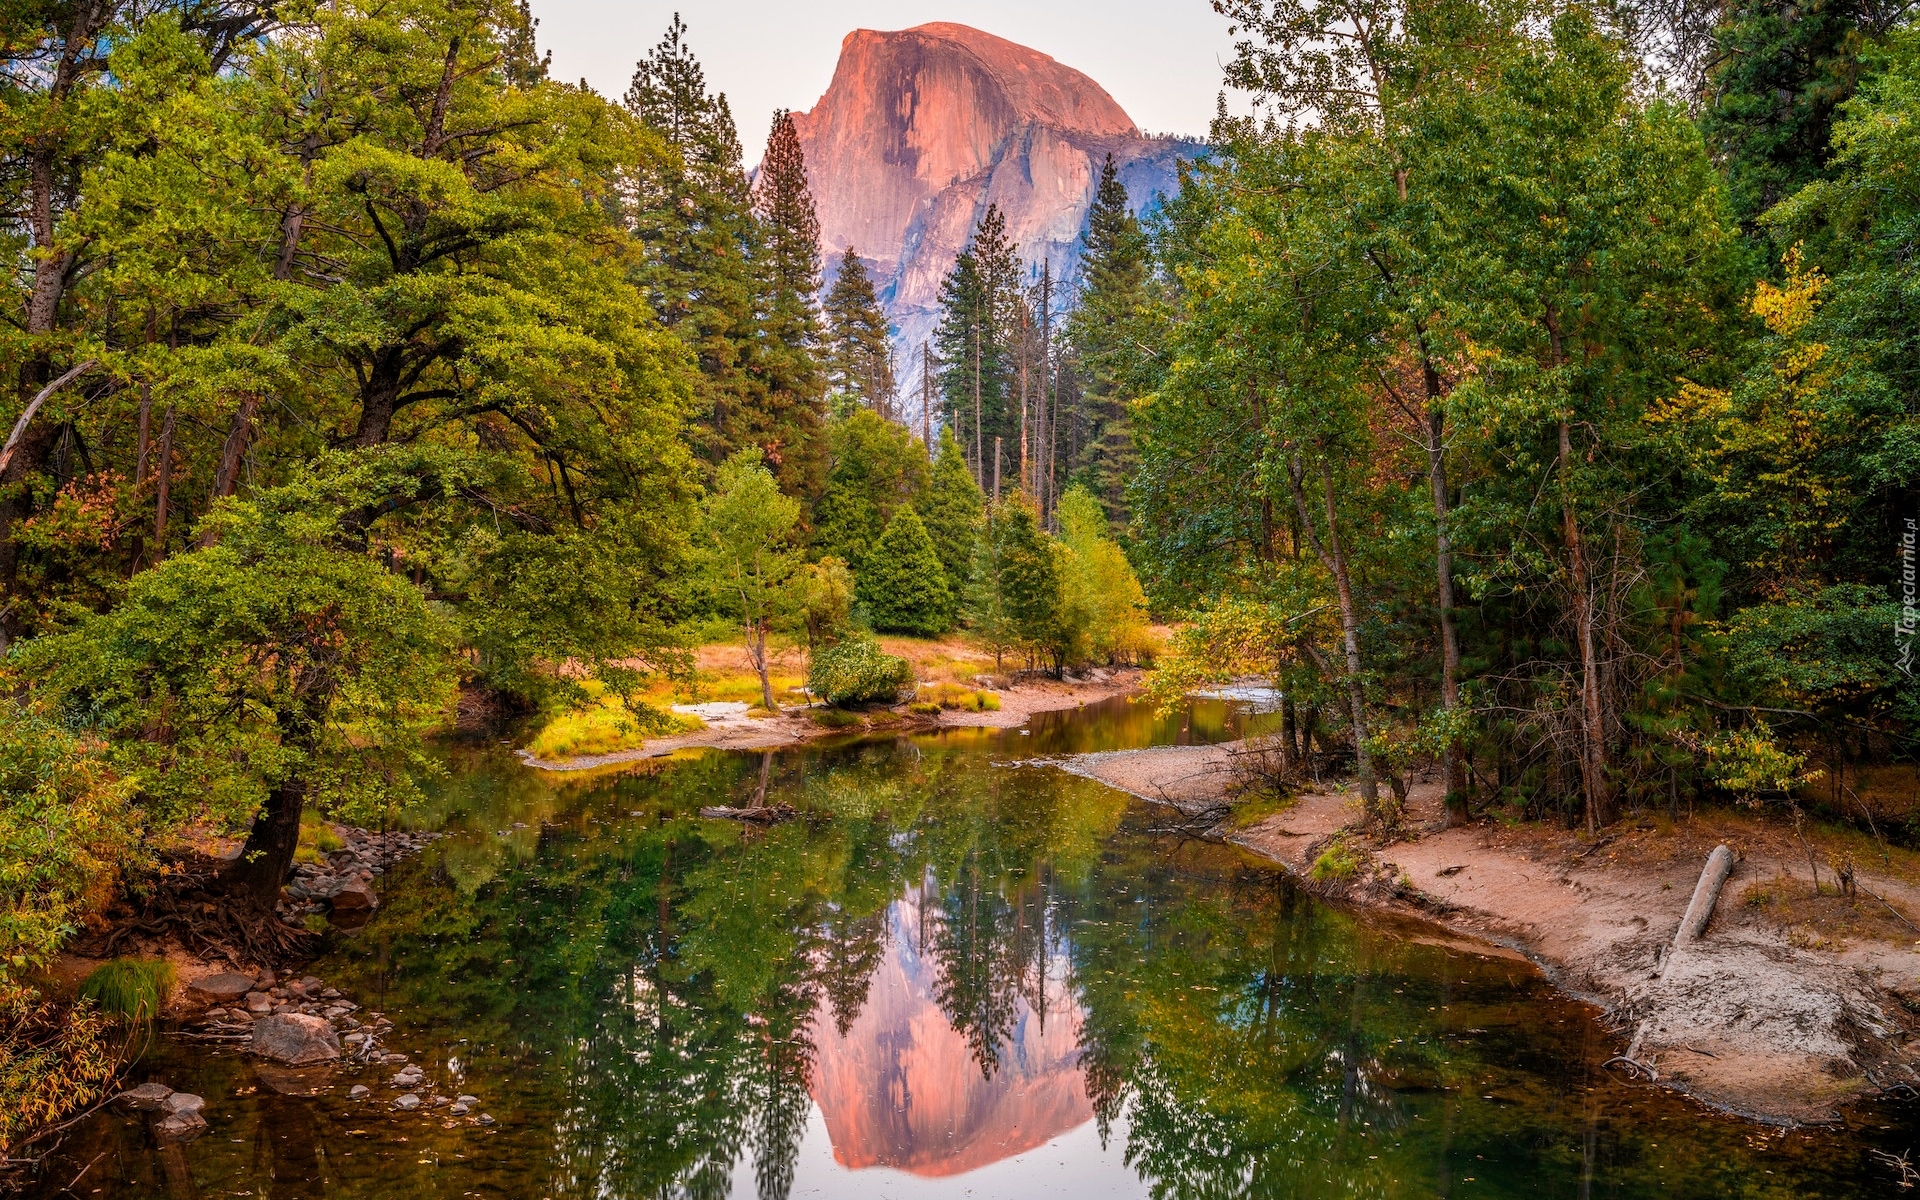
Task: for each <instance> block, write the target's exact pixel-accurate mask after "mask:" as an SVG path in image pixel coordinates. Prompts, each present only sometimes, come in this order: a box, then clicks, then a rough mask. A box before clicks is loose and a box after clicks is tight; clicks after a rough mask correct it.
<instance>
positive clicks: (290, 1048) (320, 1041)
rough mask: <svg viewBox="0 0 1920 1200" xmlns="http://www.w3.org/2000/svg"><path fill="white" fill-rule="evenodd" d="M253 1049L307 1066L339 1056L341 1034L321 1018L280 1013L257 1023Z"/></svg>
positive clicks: (259, 1052) (279, 1059) (278, 1060)
mask: <svg viewBox="0 0 1920 1200" xmlns="http://www.w3.org/2000/svg"><path fill="white" fill-rule="evenodd" d="M250 1049H251V1050H252V1052H253V1053H254V1054H257V1055H259V1056H260V1057H261V1058H268V1059H272V1060H273V1061H274V1062H281V1063H286V1064H287V1065H288V1066H290V1067H304V1066H309V1065H311V1064H313V1063H322V1062H332V1061H333V1060H334V1059H336V1058H339V1057H340V1037H339V1035H338V1034H336V1033H334V1031H333V1026H331V1025H329V1024H327V1022H325V1021H324V1020H322V1019H320V1018H319V1017H315V1016H309V1015H307V1014H306V1013H276V1014H275V1015H273V1016H270V1017H262V1018H261V1019H260V1020H259V1021H257V1022H255V1023H254V1026H253V1042H252V1045H251V1047H250Z"/></svg>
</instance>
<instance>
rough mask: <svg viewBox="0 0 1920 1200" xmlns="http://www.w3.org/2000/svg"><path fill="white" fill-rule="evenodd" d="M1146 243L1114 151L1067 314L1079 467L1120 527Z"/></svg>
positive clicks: (1130, 457)
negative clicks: (1132, 331)
mask: <svg viewBox="0 0 1920 1200" xmlns="http://www.w3.org/2000/svg"><path fill="white" fill-rule="evenodd" d="M1147 250H1148V247H1147V237H1146V232H1145V231H1144V230H1143V229H1142V228H1141V227H1140V221H1139V219H1138V218H1137V217H1135V216H1134V215H1133V212H1132V210H1131V209H1130V208H1129V207H1128V204H1127V189H1126V187H1125V186H1124V185H1123V184H1122V183H1121V182H1120V178H1119V174H1118V172H1117V171H1115V169H1114V165H1113V156H1112V155H1111V154H1109V155H1108V156H1107V161H1106V165H1105V166H1103V167H1102V168H1101V170H1100V187H1099V190H1098V191H1097V192H1096V193H1095V195H1094V201H1093V208H1092V210H1091V211H1090V212H1089V213H1088V215H1087V235H1086V246H1085V250H1084V251H1083V253H1082V255H1081V259H1080V264H1081V271H1082V281H1081V285H1080V296H1079V302H1078V304H1077V305H1076V306H1075V308H1074V311H1073V313H1072V315H1071V316H1070V317H1069V318H1068V319H1067V329H1066V340H1067V342H1068V344H1069V345H1070V346H1071V347H1072V353H1073V361H1074V365H1075V367H1076V377H1077V379H1078V381H1079V384H1080V388H1081V397H1082V404H1081V406H1080V411H1081V414H1082V422H1083V424H1082V427H1081V428H1079V429H1077V430H1075V431H1074V432H1075V435H1076V439H1077V440H1078V442H1079V446H1078V447H1077V449H1078V453H1077V454H1076V455H1075V459H1074V464H1073V467H1074V471H1073V473H1074V475H1075V477H1076V478H1077V479H1078V480H1079V481H1080V482H1081V483H1083V484H1084V485H1085V486H1086V487H1087V489H1088V490H1089V491H1091V492H1092V493H1093V494H1094V495H1095V496H1096V497H1097V498H1098V499H1099V500H1100V504H1101V507H1102V508H1104V509H1105V510H1106V514H1107V520H1108V521H1109V522H1110V523H1111V524H1113V525H1114V526H1115V527H1124V525H1125V524H1126V519H1127V512H1126V483H1127V480H1128V479H1129V478H1130V477H1131V476H1132V474H1133V470H1134V467H1135V466H1136V465H1137V463H1138V461H1139V456H1138V454H1137V453H1136V452H1135V450H1134V445H1133V428H1132V423H1131V422H1130V421H1129V420H1128V403H1127V402H1128V401H1129V400H1130V399H1131V398H1132V396H1133V395H1134V394H1135V393H1134V389H1133V387H1132V386H1131V384H1132V380H1133V379H1135V378H1136V377H1137V374H1138V372H1139V369H1140V365H1141V364H1140V362H1139V352H1138V350H1137V346H1138V344H1139V339H1137V338H1135V337H1130V336H1129V325H1130V324H1131V323H1132V322H1133V321H1134V320H1135V319H1136V316H1137V314H1138V312H1139V311H1140V309H1141V308H1142V306H1144V305H1145V304H1146V303H1147V299H1148V292H1147Z"/></svg>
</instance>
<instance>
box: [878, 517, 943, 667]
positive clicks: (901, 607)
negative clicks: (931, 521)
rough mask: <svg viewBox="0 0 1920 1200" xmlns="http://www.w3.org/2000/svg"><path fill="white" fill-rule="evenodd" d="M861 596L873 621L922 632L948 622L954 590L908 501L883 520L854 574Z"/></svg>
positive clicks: (880, 625)
mask: <svg viewBox="0 0 1920 1200" xmlns="http://www.w3.org/2000/svg"><path fill="white" fill-rule="evenodd" d="M858 588H859V596H860V602H861V603H862V604H864V605H865V606H866V609H867V617H868V619H869V620H871V621H872V622H873V627H874V628H875V629H878V630H882V631H891V632H895V633H917V634H921V635H925V636H931V635H934V634H940V633H945V632H946V631H947V630H948V629H950V628H952V627H953V592H952V591H951V590H950V589H949V588H948V587H947V575H946V570H945V568H943V567H942V566H941V565H940V556H939V554H937V553H936V552H935V550H934V546H933V539H932V538H930V537H928V536H927V527H926V526H925V525H923V524H921V521H920V514H919V513H916V512H915V511H913V508H912V506H910V505H904V504H903V505H901V506H900V508H899V510H898V511H897V512H895V513H894V514H893V520H891V521H889V522H887V531H886V533H885V534H884V535H882V536H881V538H880V543H879V545H877V546H875V547H874V550H873V553H872V554H870V555H868V556H867V562H866V566H865V568H864V569H863V570H862V572H861V573H860V575H859V577H858Z"/></svg>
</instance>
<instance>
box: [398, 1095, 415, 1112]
mask: <svg viewBox="0 0 1920 1200" xmlns="http://www.w3.org/2000/svg"><path fill="white" fill-rule="evenodd" d="M393 1106H394V1107H395V1108H397V1109H399V1110H400V1111H401V1112H412V1111H413V1110H414V1109H416V1108H419V1107H420V1097H418V1096H416V1095H414V1094H413V1093H412V1092H408V1093H407V1094H406V1095H404V1096H402V1097H400V1098H399V1099H398V1100H395V1101H394V1102H393Z"/></svg>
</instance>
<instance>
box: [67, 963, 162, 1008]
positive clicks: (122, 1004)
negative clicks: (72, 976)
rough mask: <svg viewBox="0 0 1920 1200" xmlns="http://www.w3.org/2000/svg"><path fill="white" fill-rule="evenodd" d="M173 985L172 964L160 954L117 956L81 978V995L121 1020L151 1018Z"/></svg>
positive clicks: (83, 998)
mask: <svg viewBox="0 0 1920 1200" xmlns="http://www.w3.org/2000/svg"><path fill="white" fill-rule="evenodd" d="M172 988H173V964H172V963H170V962H168V961H166V960H165V959H161V958H116V959H114V960H113V961H112V962H108V963H102V964H101V965H100V966H97V967H95V968H94V969H93V970H92V972H91V973H89V974H88V975H87V977H86V978H85V979H83V980H81V981H80V998H81V999H82V1000H91V1001H93V1002H94V1004H96V1005H98V1006H99V1009H100V1011H101V1012H103V1013H106V1014H107V1015H108V1016H112V1017H118V1018H120V1019H121V1020H123V1021H151V1020H152V1019H153V1018H154V1017H155V1016H157V1015H158V1014H159V1012H160V1008H161V1006H162V1005H163V1004H165V1003H166V999H167V993H168V992H169V991H171V990H172Z"/></svg>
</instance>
